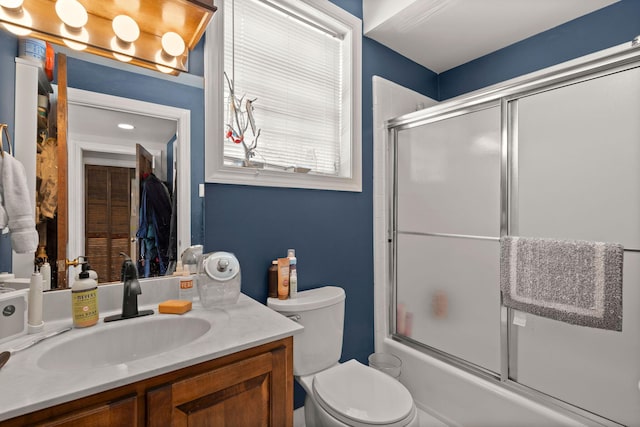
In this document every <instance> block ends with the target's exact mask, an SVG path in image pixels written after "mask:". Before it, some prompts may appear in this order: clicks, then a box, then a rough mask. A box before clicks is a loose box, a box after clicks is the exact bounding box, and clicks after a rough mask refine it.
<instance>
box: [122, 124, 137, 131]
mask: <svg viewBox="0 0 640 427" xmlns="http://www.w3.org/2000/svg"><path fill="white" fill-rule="evenodd" d="M118 127H119V128H120V129H124V130H133V129H135V126H134V125H130V124H129V123H118Z"/></svg>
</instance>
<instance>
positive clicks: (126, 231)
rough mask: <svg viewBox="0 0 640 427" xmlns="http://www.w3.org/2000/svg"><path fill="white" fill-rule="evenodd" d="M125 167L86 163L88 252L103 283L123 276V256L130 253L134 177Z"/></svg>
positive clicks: (130, 170)
mask: <svg viewBox="0 0 640 427" xmlns="http://www.w3.org/2000/svg"><path fill="white" fill-rule="evenodd" d="M133 173H134V172H133V170H132V169H130V168H125V167H113V166H97V165H86V167H85V189H86V197H85V200H86V202H85V203H86V206H85V221H86V222H85V230H86V236H85V242H86V249H85V255H86V256H87V257H88V258H89V263H90V264H91V267H92V269H93V270H95V271H96V273H98V281H99V282H100V283H105V282H114V281H119V280H120V266H121V265H122V257H120V256H119V254H120V252H124V253H127V254H129V255H130V256H132V255H133V254H131V253H130V244H129V242H130V238H131V237H130V231H131V227H130V216H129V212H130V211H131V205H130V203H131V180H132V176H133Z"/></svg>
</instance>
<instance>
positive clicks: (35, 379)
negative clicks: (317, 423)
mask: <svg viewBox="0 0 640 427" xmlns="http://www.w3.org/2000/svg"><path fill="white" fill-rule="evenodd" d="M109 286H115V287H116V288H115V289H107V288H108V287H109ZM117 286H118V285H107V286H106V287H105V286H101V287H100V291H101V292H102V293H101V294H100V295H99V300H100V298H101V297H102V301H105V303H109V301H111V300H113V299H114V298H113V296H115V294H117V292H118V289H117ZM119 286H120V289H121V286H122V285H121V284H120V285H119ZM103 288H105V289H103ZM145 290H148V292H146V293H147V294H148V298H150V299H154V298H155V297H157V296H158V295H154V293H156V292H158V290H157V289H155V288H154V289H151V288H148V289H143V295H145ZM62 292H66V291H58V292H56V293H55V296H54V298H60V300H61V301H62V300H63V299H64V295H62ZM110 293H113V294H114V295H113V296H112V295H110ZM160 293H161V292H160ZM149 294H151V295H149ZM101 304H102V303H101ZM53 305H55V303H54V304H53ZM147 307H148V308H157V304H156V305H155V307H154V304H147V305H146V306H145V308H147ZM105 314H106V313H105ZM100 317H101V321H100V322H99V324H98V325H96V326H94V327H91V328H87V329H82V330H81V329H74V330H72V331H70V332H68V333H66V334H63V335H60V336H58V337H55V338H52V339H50V340H47V341H44V342H42V343H40V344H38V345H36V346H34V347H32V348H30V349H28V350H25V351H23V352H20V353H17V354H15V355H12V357H11V359H10V360H9V362H8V363H7V364H6V365H5V366H4V368H2V369H1V370H0V390H2V393H1V394H2V395H3V399H2V400H3V401H2V405H0V424H1V425H3V426H23V425H46V426H62V425H64V426H83V425H91V426H125V425H126V426H168V425H190V426H198V425H256V426H257V425H265V426H266V425H274V426H291V425H292V423H293V335H294V334H296V333H298V332H300V331H301V330H302V327H301V326H299V325H297V324H296V323H294V322H292V321H290V320H289V319H287V318H285V317H284V316H282V315H280V314H278V313H276V312H274V311H272V310H270V309H268V308H267V307H265V306H264V305H262V304H260V303H258V302H256V301H254V300H252V299H251V298H249V297H247V296H245V295H241V296H240V300H239V301H238V303H237V304H235V305H233V306H230V307H227V308H225V309H214V310H205V309H203V308H202V307H201V306H200V305H199V304H198V303H197V302H194V308H193V310H192V311H190V312H188V313H186V314H184V315H170V314H158V313H157V310H156V314H154V315H152V316H146V317H141V318H137V319H127V320H123V321H119V322H112V323H104V322H103V321H102V317H103V313H102V312H101V316H100ZM69 324H70V321H69V320H68V319H67V320H56V321H51V322H47V325H46V326H47V328H46V329H47V330H55V329H57V328H60V327H65V326H68V325H69ZM30 338H32V336H25V337H22V338H21V339H15V340H13V341H12V342H9V343H4V344H3V345H2V348H10V347H11V346H12V344H18V343H20V342H24V341H25V340H28V339H30Z"/></svg>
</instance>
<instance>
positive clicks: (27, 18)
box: [0, 8, 33, 37]
mask: <svg viewBox="0 0 640 427" xmlns="http://www.w3.org/2000/svg"><path fill="white" fill-rule="evenodd" d="M0 19H1V20H2V21H3V22H2V26H3V27H4V28H6V29H7V31H9V32H11V33H13V34H15V35H16V36H21V37H24V36H28V35H29V34H31V30H30V29H29V28H30V27H31V25H32V24H33V20H32V19H31V15H29V12H27V11H26V10H24V9H17V10H11V11H5V9H4V8H0ZM9 22H13V23H15V24H16V25H12V24H10V23H9ZM25 27H26V28H25Z"/></svg>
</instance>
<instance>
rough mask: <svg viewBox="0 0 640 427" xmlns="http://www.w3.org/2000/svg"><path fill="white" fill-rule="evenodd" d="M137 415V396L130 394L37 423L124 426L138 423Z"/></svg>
mask: <svg viewBox="0 0 640 427" xmlns="http://www.w3.org/2000/svg"><path fill="white" fill-rule="evenodd" d="M137 417H138V416H137V398H136V396H130V397H126V398H123V399H120V400H117V401H115V402H108V403H105V404H102V405H99V406H95V407H91V408H88V409H85V410H81V411H75V412H72V413H70V414H66V415H62V416H60V417H57V418H55V419H53V420H48V421H46V422H43V423H39V424H35V425H37V426H42V427H87V426H91V427H115V426H123V427H124V426H135V425H137V423H138V420H137Z"/></svg>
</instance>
